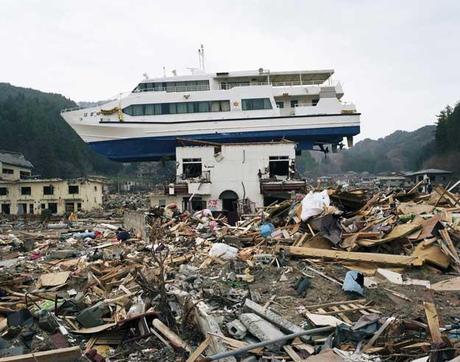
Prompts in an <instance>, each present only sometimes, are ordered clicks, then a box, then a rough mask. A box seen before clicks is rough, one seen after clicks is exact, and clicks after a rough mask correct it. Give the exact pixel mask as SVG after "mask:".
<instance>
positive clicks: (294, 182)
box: [151, 140, 305, 219]
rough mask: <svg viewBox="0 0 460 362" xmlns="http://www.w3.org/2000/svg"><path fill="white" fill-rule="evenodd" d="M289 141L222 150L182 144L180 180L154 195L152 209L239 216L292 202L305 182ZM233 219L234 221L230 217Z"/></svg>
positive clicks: (207, 144) (178, 153) (222, 147)
mask: <svg viewBox="0 0 460 362" xmlns="http://www.w3.org/2000/svg"><path fill="white" fill-rule="evenodd" d="M295 156H296V144H295V143H294V142H290V141H279V142H261V143H229V144H219V143H210V142H201V141H190V140H183V141H182V143H181V144H180V145H178V146H177V147H176V180H175V182H173V183H170V184H169V185H166V186H164V187H162V188H159V189H158V190H157V192H154V193H152V194H151V206H165V205H167V204H169V203H176V204H177V206H178V207H179V208H180V209H181V210H187V209H192V210H201V209H205V208H208V209H210V210H211V211H218V212H224V213H226V214H227V215H230V216H231V215H234V216H235V218H236V215H237V214H238V213H242V212H245V210H253V209H254V208H256V207H261V206H264V205H265V206H266V205H269V204H271V203H273V202H275V201H282V200H286V199H289V198H290V196H291V193H292V192H297V191H299V190H303V188H304V187H305V180H301V179H300V178H298V175H297V172H296V169H295ZM231 218H232V219H235V218H233V217H231Z"/></svg>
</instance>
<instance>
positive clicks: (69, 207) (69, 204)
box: [65, 202, 75, 212]
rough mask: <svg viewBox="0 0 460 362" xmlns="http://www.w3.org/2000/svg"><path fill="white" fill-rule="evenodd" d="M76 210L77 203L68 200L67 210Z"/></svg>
mask: <svg viewBox="0 0 460 362" xmlns="http://www.w3.org/2000/svg"><path fill="white" fill-rule="evenodd" d="M74 211H75V204H74V203H73V202H66V203H65V212H74Z"/></svg>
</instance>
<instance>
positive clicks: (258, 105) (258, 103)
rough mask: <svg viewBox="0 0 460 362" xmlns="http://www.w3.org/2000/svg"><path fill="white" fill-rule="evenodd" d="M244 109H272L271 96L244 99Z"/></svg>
mask: <svg viewBox="0 0 460 362" xmlns="http://www.w3.org/2000/svg"><path fill="white" fill-rule="evenodd" d="M242 106H243V111H255V110H258V109H272V104H271V103H270V99H269V98H253V99H242Z"/></svg>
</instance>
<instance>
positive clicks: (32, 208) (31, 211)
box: [29, 204, 34, 215]
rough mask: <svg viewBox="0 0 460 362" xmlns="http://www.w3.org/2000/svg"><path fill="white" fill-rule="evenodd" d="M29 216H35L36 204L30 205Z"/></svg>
mask: <svg viewBox="0 0 460 362" xmlns="http://www.w3.org/2000/svg"><path fill="white" fill-rule="evenodd" d="M29 214H31V215H33V214H34V204H29Z"/></svg>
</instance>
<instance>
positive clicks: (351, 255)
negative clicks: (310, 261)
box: [277, 246, 423, 266]
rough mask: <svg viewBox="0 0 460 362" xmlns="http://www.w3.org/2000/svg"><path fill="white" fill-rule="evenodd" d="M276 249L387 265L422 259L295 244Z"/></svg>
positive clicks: (295, 254)
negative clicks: (304, 246)
mask: <svg viewBox="0 0 460 362" xmlns="http://www.w3.org/2000/svg"><path fill="white" fill-rule="evenodd" d="M277 249H278V250H282V249H284V250H286V251H287V252H288V254H290V255H294V256H301V257H317V258H326V259H334V260H350V261H365V262H371V263H379V264H388V265H410V266H421V265H423V260H422V259H419V258H418V257H416V256H405V255H393V254H377V253H360V252H348V251H339V250H325V249H315V248H302V247H297V246H289V247H282V246H278V247H277Z"/></svg>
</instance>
